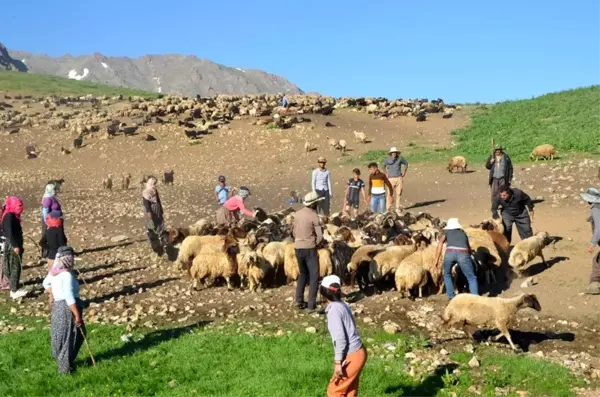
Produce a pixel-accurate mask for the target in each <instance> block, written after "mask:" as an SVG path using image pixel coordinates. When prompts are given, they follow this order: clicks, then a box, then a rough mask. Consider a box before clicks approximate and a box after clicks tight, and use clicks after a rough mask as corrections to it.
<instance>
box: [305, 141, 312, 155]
mask: <svg viewBox="0 0 600 397" xmlns="http://www.w3.org/2000/svg"><path fill="white" fill-rule="evenodd" d="M313 150H314V147H313V145H312V144H311V143H310V142H309V141H306V142H304V153H306V154H309V153H310V152H312V151H313Z"/></svg>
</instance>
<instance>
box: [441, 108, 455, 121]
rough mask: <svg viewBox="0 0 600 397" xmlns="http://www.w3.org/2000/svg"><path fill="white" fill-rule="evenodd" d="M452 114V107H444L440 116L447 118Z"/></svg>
mask: <svg viewBox="0 0 600 397" xmlns="http://www.w3.org/2000/svg"><path fill="white" fill-rule="evenodd" d="M452 115H454V109H452V108H448V109H444V113H442V118H443V119H449V118H451V117H452Z"/></svg>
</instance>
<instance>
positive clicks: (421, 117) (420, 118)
mask: <svg viewBox="0 0 600 397" xmlns="http://www.w3.org/2000/svg"><path fill="white" fill-rule="evenodd" d="M425 120H427V114H426V113H425V112H423V113H419V115H418V116H417V122H421V121H425Z"/></svg>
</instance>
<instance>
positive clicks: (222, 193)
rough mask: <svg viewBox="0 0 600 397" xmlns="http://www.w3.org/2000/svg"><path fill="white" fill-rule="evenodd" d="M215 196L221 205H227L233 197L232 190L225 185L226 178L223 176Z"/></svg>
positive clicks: (220, 177)
mask: <svg viewBox="0 0 600 397" xmlns="http://www.w3.org/2000/svg"><path fill="white" fill-rule="evenodd" d="M215 195H216V196H217V202H218V203H219V205H223V204H225V202H226V201H227V200H228V199H229V198H230V197H231V188H230V187H229V186H228V185H227V184H226V183H225V177H224V176H223V175H221V176H219V184H218V185H217V187H216V188H215Z"/></svg>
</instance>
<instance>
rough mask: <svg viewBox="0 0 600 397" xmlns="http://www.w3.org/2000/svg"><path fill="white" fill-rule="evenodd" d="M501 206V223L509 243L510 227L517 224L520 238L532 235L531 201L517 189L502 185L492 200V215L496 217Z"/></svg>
mask: <svg viewBox="0 0 600 397" xmlns="http://www.w3.org/2000/svg"><path fill="white" fill-rule="evenodd" d="M499 207H502V223H503V225H504V236H505V237H506V239H507V240H508V242H509V243H510V242H511V241H512V227H513V224H515V225H517V231H518V232H519V236H520V237H521V240H524V239H526V238H529V237H531V236H533V230H532V229H531V221H532V220H533V201H531V198H530V197H529V196H528V195H527V193H525V192H523V191H522V190H519V189H513V188H511V187H510V186H502V187H501V188H500V193H499V194H498V195H497V196H496V197H495V198H494V200H493V201H492V217H493V218H494V219H498V218H499V215H498V208H499Z"/></svg>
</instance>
